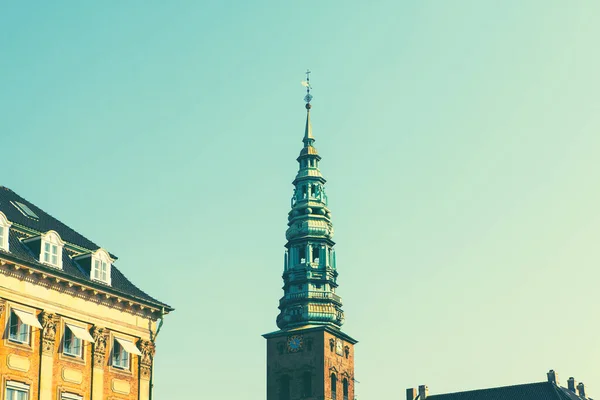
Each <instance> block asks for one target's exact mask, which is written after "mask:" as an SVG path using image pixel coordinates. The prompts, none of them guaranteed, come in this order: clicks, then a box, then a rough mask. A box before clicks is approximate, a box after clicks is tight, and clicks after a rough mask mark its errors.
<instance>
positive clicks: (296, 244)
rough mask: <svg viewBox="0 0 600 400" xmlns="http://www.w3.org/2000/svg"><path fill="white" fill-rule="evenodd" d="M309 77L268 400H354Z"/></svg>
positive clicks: (350, 344) (270, 348)
mask: <svg viewBox="0 0 600 400" xmlns="http://www.w3.org/2000/svg"><path fill="white" fill-rule="evenodd" d="M309 74H310V71H308V72H307V80H306V81H305V82H303V84H304V85H305V86H306V88H307V89H306V91H307V94H306V97H305V98H304V100H305V102H306V127H305V130H304V138H303V139H302V142H303V143H304V146H303V148H302V150H301V151H300V155H299V156H298V158H297V161H298V164H299V168H298V173H297V175H296V178H295V179H294V181H293V182H292V184H293V185H294V193H293V195H292V200H291V211H290V212H289V214H288V229H287V231H286V239H287V244H286V245H285V247H286V252H285V257H284V266H283V292H284V294H283V297H282V298H281V299H280V300H279V310H280V313H279V315H278V316H277V326H278V327H279V330H278V331H275V332H272V333H268V334H265V335H263V336H264V337H265V338H266V339H267V400H300V399H305V400H354V344H356V343H357V341H356V340H354V339H353V338H351V337H350V336H348V335H346V334H345V333H343V332H342V331H341V326H342V324H343V322H344V312H343V311H342V299H341V298H340V297H339V296H338V295H337V294H336V293H335V292H336V288H337V286H338V285H337V276H338V272H337V266H336V261H335V250H334V245H335V243H334V242H333V224H332V223H331V212H330V210H329V208H328V206H327V195H326V194H325V179H324V178H323V176H322V175H321V171H320V170H319V162H320V161H321V157H320V156H319V154H318V153H317V149H316V148H315V147H314V142H315V138H314V136H313V133H312V127H311V124H310V110H311V108H312V106H311V104H310V102H311V100H312V95H311V94H310V89H311V87H310V81H309V77H310V76H309Z"/></svg>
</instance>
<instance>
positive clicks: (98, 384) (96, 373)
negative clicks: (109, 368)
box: [91, 326, 108, 400]
mask: <svg viewBox="0 0 600 400" xmlns="http://www.w3.org/2000/svg"><path fill="white" fill-rule="evenodd" d="M91 333H92V337H93V338H94V350H93V353H94V357H93V358H94V362H93V363H92V400H103V399H104V364H105V360H106V343H107V341H108V332H107V330H106V328H101V327H98V326H94V327H93V328H92V332H91Z"/></svg>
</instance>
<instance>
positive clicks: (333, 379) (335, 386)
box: [331, 372, 337, 400]
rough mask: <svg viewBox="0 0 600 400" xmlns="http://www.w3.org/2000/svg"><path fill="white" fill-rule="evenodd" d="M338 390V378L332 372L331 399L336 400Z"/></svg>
mask: <svg viewBox="0 0 600 400" xmlns="http://www.w3.org/2000/svg"><path fill="white" fill-rule="evenodd" d="M336 389H337V376H335V374H334V373H333V372H332V373H331V399H332V400H336V399H335V392H336Z"/></svg>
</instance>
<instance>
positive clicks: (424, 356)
mask: <svg viewBox="0 0 600 400" xmlns="http://www.w3.org/2000/svg"><path fill="white" fill-rule="evenodd" d="M599 19H600V2H598V1H596V0H589V1H586V0H577V1H564V0H539V1H534V0H505V1H477V0H471V1H467V0H437V1H436V0H418V1H417V0H415V1H408V0H407V1H404V0H402V1H398V0H389V1H386V0H373V1H368V2H366V1H360V2H359V1H334V0H330V1H323V2H290V1H266V0H255V1H251V2H242V1H222V0H221V1H216V0H215V1H212V0H210V1H168V2H165V1H163V2H158V1H153V2H152V1H151V2H149V1H137V0H130V1H127V2H123V1H109V0H106V1H101V2H83V1H82V2H74V1H71V2H67V1H64V2H57V1H52V2H50V1H46V2H43V1H39V2H35V4H34V3H31V2H14V1H13V2H5V4H3V5H2V6H1V8H0V110H2V111H1V118H0V139H1V140H0V157H1V160H2V161H1V165H2V166H1V167H0V184H2V185H4V186H7V187H9V188H11V189H13V190H14V191H16V192H17V193H19V194H20V195H22V196H23V197H25V198H26V199H28V200H30V201H32V202H34V203H35V204H37V205H39V206H41V208H43V209H44V210H46V211H48V212H49V213H51V214H52V215H54V216H56V217H58V218H59V219H61V220H62V221H63V222H65V223H66V224H68V225H70V226H71V227H73V228H75V229H76V230H78V231H80V232H81V233H83V234H84V235H85V236H87V237H89V238H90V239H92V240H93V241H95V242H96V243H98V244H99V245H101V246H103V247H105V248H107V249H108V250H109V251H111V252H113V253H114V254H116V255H117V256H119V261H118V262H117V265H118V267H119V268H120V269H121V270H122V271H123V272H124V273H125V274H126V275H127V276H128V277H129V278H131V279H132V280H133V281H134V282H135V283H136V284H137V285H138V286H140V287H141V288H143V289H144V290H146V291H147V292H148V293H150V294H151V295H153V296H155V297H157V298H159V299H160V300H163V301H165V302H167V303H169V304H171V305H172V306H173V307H175V308H176V311H175V312H174V313H172V314H171V315H169V316H168V317H167V318H166V321H165V324H164V327H163V330H162V331H161V334H160V336H159V338H158V350H157V356H156V375H155V386H156V390H155V396H156V397H155V398H156V399H174V398H216V397H218V398H221V399H247V400H264V398H265V368H266V367H265V353H266V347H265V340H264V339H263V338H262V337H261V334H263V333H266V332H270V331H273V330H275V329H276V326H275V317H276V315H277V311H278V310H277V304H278V299H279V298H280V297H281V295H282V293H283V292H282V290H281V286H282V281H281V273H282V270H283V252H284V248H283V245H284V244H285V236H284V232H285V229H286V222H287V212H288V211H289V206H290V196H291V194H292V185H291V181H292V180H293V178H294V176H295V173H296V170H297V164H296V161H295V158H296V157H297V155H298V152H299V151H300V148H301V146H302V143H301V139H302V134H303V129H304V118H305V110H304V108H303V105H304V103H303V101H302V98H303V96H304V91H303V90H304V89H303V88H302V86H301V85H300V81H301V80H302V79H304V74H303V73H304V71H305V70H306V68H310V69H311V70H312V71H313V74H312V76H311V82H312V83H313V88H314V90H313V94H314V100H313V110H312V111H313V112H312V114H311V117H312V122H313V129H314V134H315V137H316V139H317V142H316V147H317V148H318V150H319V152H320V154H321V156H322V157H323V161H322V162H321V171H322V172H323V174H324V176H325V177H326V178H327V179H328V186H327V192H328V195H329V204H330V207H331V209H332V212H333V222H334V226H335V229H336V237H335V239H336V241H337V243H338V244H337V246H336V249H337V261H338V269H339V273H340V277H339V283H340V288H339V290H338V294H340V295H341V296H342V297H343V299H344V309H345V311H346V324H345V325H344V330H345V331H346V332H347V333H348V334H350V335H351V336H353V337H355V338H356V339H358V340H359V343H358V345H357V347H356V375H355V377H356V379H357V380H358V381H359V382H360V383H359V384H357V389H356V390H357V395H358V398H359V399H377V398H380V399H381V398H394V399H402V398H404V389H405V388H407V387H413V386H417V385H419V384H427V385H428V386H429V388H430V392H431V393H443V392H448V391H455V390H465V389H473V388H481V387H489V386H498V385H507V384H516V383H524V382H533V381H542V380H545V373H546V372H547V371H548V370H549V369H551V368H553V369H556V370H557V371H558V373H559V379H560V380H561V381H562V383H564V384H566V379H567V378H568V377H569V376H574V377H575V378H576V379H577V380H581V381H583V382H585V383H586V384H587V386H588V392H589V394H590V395H591V396H592V397H595V396H594V395H596V396H597V395H599V394H600V377H599V375H598V363H599V361H600V335H599V334H598V327H599V326H600V321H599V320H600V317H599V316H598V307H599V305H600V290H598V287H599V286H598V285H599V281H600V246H599V245H598V239H599V238H600V214H599V213H598V207H599V205H600V188H599V184H598V182H599V179H598V177H599V176H598V175H599V161H598V160H599V157H598V154H599V151H600V79H599V77H598V76H599V71H600V52H599V51H598V40H599V39H600V24H599V23H598V20H599Z"/></svg>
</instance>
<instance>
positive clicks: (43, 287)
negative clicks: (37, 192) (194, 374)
mask: <svg viewBox="0 0 600 400" xmlns="http://www.w3.org/2000/svg"><path fill="white" fill-rule="evenodd" d="M116 259H117V257H116V256H115V255H114V254H111V253H110V252H108V251H107V250H105V249H103V248H101V247H100V246H98V245H96V244H95V243H93V242H92V241H90V240H88V239H87V238H85V237H84V236H82V235H81V234H79V233H77V232H75V231H74V230H73V229H71V228H69V227H68V226H66V225H64V224H63V223H62V222H60V221H58V220H57V219H55V218H53V217H52V216H51V215H49V214H47V213H46V212H44V211H43V210H41V209H40V208H39V207H37V206H35V205H34V204H32V203H30V202H28V201H27V200H25V199H23V198H22V197H20V196H19V195H17V194H16V193H15V192H13V191H12V190H10V189H8V188H5V187H3V186H0V329H2V339H1V340H0V375H1V381H0V385H1V387H0V390H1V391H0V400H30V399H36V400H37V399H39V400H118V399H119V400H120V399H123V400H134V399H135V400H150V399H151V398H152V393H151V390H152V370H153V358H154V352H155V345H154V343H155V340H156V335H157V333H158V331H159V330H160V325H161V324H162V318H163V316H164V315H165V314H167V313H169V312H170V311H172V310H173V309H172V308H171V307H169V306H168V305H166V304H164V303H162V302H160V301H158V300H156V299H154V298H152V297H151V296H149V295H148V294H146V293H144V292H143V291H142V290H140V289H139V288H137V287H136V286H135V285H134V284H132V283H131V282H130V281H129V280H128V279H127V278H126V277H125V276H124V275H123V274H122V273H121V272H120V271H119V270H118V269H117V267H115V265H114V262H115V260H116Z"/></svg>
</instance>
